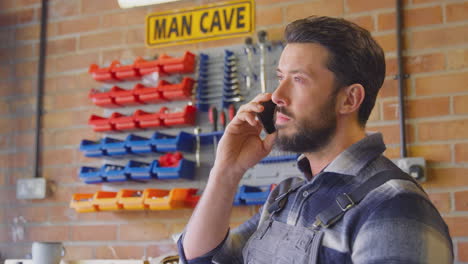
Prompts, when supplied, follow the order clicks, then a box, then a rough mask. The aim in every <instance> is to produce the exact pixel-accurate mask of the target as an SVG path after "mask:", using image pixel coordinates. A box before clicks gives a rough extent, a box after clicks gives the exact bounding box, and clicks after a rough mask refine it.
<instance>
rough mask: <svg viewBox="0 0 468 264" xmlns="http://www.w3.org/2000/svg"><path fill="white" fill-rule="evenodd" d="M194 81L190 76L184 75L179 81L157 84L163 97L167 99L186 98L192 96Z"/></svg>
mask: <svg viewBox="0 0 468 264" xmlns="http://www.w3.org/2000/svg"><path fill="white" fill-rule="evenodd" d="M194 83H195V81H194V80H193V79H192V78H189V77H185V78H184V79H183V80H182V81H181V82H180V83H177V84H171V83H167V82H166V83H165V84H163V85H161V86H158V87H159V89H160V91H161V92H162V95H163V96H164V98H167V99H169V100H181V99H188V98H190V97H191V96H192V92H193V84H194Z"/></svg>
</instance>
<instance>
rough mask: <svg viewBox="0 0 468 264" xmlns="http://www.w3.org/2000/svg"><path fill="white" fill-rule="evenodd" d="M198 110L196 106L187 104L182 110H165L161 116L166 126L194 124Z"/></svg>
mask: <svg viewBox="0 0 468 264" xmlns="http://www.w3.org/2000/svg"><path fill="white" fill-rule="evenodd" d="M196 112H197V108H196V107H194V106H192V105H187V106H185V108H184V110H183V111H182V112H174V113H168V112H165V113H163V114H161V116H162V119H163V120H164V124H165V125H166V126H170V127H172V126H194V125H195V115H196Z"/></svg>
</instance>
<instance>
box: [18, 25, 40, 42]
mask: <svg viewBox="0 0 468 264" xmlns="http://www.w3.org/2000/svg"><path fill="white" fill-rule="evenodd" d="M40 30H41V29H40V26H39V25H27V26H21V27H17V28H15V32H14V36H15V39H16V40H37V41H38V42H39V35H40Z"/></svg>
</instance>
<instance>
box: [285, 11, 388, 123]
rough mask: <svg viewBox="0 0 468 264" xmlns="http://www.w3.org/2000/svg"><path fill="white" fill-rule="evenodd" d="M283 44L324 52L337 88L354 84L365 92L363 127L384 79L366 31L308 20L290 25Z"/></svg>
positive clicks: (380, 56)
mask: <svg viewBox="0 0 468 264" xmlns="http://www.w3.org/2000/svg"><path fill="white" fill-rule="evenodd" d="M285 39H286V42H287V43H317V44H320V45H322V46H324V47H325V48H327V49H328V51H329V53H330V56H329V58H328V63H327V67H328V69H329V70H330V71H331V72H333V73H334V74H335V82H336V83H335V84H336V87H337V88H341V87H344V86H348V85H351V84H354V83H359V84H361V85H362V86H363V87H364V89H365V97H364V101H363V102H362V104H361V106H360V108H359V115H358V121H359V124H360V125H362V126H365V124H366V122H367V120H368V119H369V115H370V113H371V111H372V108H374V105H375V100H376V97H377V93H378V92H379V89H380V87H381V86H382V84H383V81H384V78H385V56H384V52H383V50H382V48H381V47H380V46H379V44H377V42H376V41H375V40H374V39H373V38H372V37H371V35H370V33H369V31H367V30H365V29H363V28H361V27H360V26H358V25H356V24H354V23H352V22H349V21H347V20H344V19H341V18H331V17H317V16H311V17H308V18H305V19H299V20H296V21H294V22H292V23H290V24H289V25H288V26H287V27H286V30H285Z"/></svg>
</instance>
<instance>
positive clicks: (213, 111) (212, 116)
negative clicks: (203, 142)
mask: <svg viewBox="0 0 468 264" xmlns="http://www.w3.org/2000/svg"><path fill="white" fill-rule="evenodd" d="M208 119H209V120H210V123H211V124H212V125H213V154H214V157H216V150H217V149H218V138H217V137H216V133H215V132H217V131H218V109H217V108H216V106H211V107H210V109H209V110H208Z"/></svg>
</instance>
